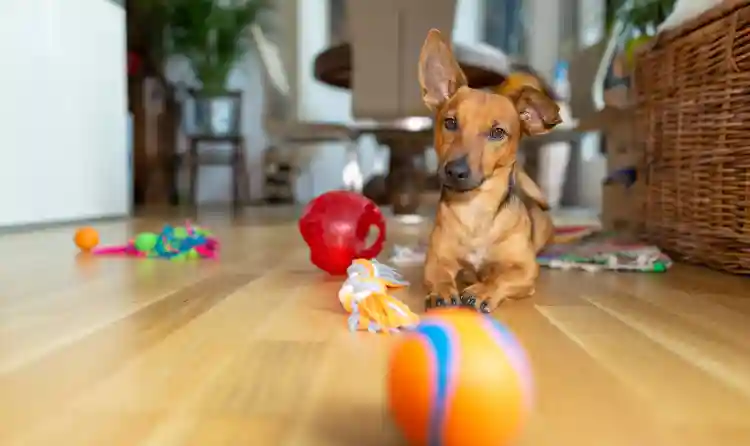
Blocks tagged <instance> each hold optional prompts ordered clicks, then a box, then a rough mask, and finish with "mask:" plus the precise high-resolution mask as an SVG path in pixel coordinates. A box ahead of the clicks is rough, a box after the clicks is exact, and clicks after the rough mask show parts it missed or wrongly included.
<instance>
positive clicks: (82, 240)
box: [73, 227, 99, 251]
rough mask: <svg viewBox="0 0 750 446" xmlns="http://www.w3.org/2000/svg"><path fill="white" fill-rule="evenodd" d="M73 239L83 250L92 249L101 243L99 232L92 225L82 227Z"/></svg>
mask: <svg viewBox="0 0 750 446" xmlns="http://www.w3.org/2000/svg"><path fill="white" fill-rule="evenodd" d="M73 241H74V242H75V244H76V246H78V248H80V249H81V251H91V250H92V249H94V248H95V247H96V245H98V244H99V233H98V232H96V229H94V228H91V227H85V228H80V229H79V230H77V231H76V235H75V237H73Z"/></svg>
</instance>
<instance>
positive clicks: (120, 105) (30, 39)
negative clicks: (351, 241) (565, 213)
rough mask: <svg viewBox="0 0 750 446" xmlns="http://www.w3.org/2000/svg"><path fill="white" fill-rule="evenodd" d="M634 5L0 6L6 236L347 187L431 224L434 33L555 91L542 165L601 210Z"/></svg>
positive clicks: (123, 1)
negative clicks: (29, 228) (25, 228)
mask: <svg viewBox="0 0 750 446" xmlns="http://www.w3.org/2000/svg"><path fill="white" fill-rule="evenodd" d="M622 3H623V2H615V1H609V0H607V1H605V0H556V1H549V0H378V1H375V0H304V1H302V0H263V1H261V0H246V1H237V0H226V1H221V2H215V1H214V0H170V1H163V0H162V1H159V0H66V2H64V6H63V3H62V2H59V1H54V0H24V1H21V0H4V1H3V5H2V6H0V11H1V12H2V14H0V22H2V26H1V27H0V29H2V30H3V31H2V32H3V37H4V38H3V39H1V40H0V47H1V48H2V50H3V51H2V54H4V57H5V59H6V61H5V63H4V64H3V65H4V67H5V68H4V70H3V80H4V82H2V83H0V97H2V98H3V100H2V101H0V110H2V115H3V124H4V127H6V128H7V130H6V132H5V133H6V135H9V138H8V139H6V140H5V143H4V149H3V150H4V151H6V152H7V153H12V154H13V156H12V159H10V160H8V159H6V161H5V162H3V163H1V164H0V185H1V186H2V187H0V198H2V199H1V200H0V202H2V203H3V211H2V213H1V214H0V226H4V225H14V224H27V223H35V222H45V221H63V220H74V219H83V218H93V217H103V216H118V215H126V214H129V213H131V212H133V211H134V210H140V209H145V208H149V207H161V206H206V207H212V206H226V205H227V204H230V203H233V204H235V207H236V208H244V207H246V206H256V205H273V204H303V203H306V202H307V201H309V200H310V199H312V198H313V197H315V196H317V195H319V194H321V193H323V192H325V191H328V190H332V189H338V188H348V189H354V190H360V191H363V193H365V195H367V196H368V197H370V198H372V199H373V200H375V201H377V202H378V203H379V204H382V205H383V206H384V207H388V208H390V209H391V210H392V212H393V213H394V214H397V215H412V214H418V213H423V212H424V211H426V210H429V208H430V204H431V203H434V199H435V193H436V192H435V191H436V190H437V188H438V185H437V182H436V179H435V175H434V173H435V169H436V165H435V159H434V156H433V154H432V153H431V150H430V143H431V119H430V116H429V115H428V113H427V110H426V109H425V108H424V106H423V105H422V103H421V100H420V93H419V87H418V83H417V71H416V70H417V68H416V66H417V60H418V54H419V49H420V46H421V44H422V42H423V39H424V37H425V35H426V32H427V30H428V29H430V28H433V27H434V28H439V29H441V30H442V31H443V33H444V34H445V35H446V36H447V37H449V38H450V39H451V41H452V42H453V44H454V49H455V53H456V56H457V58H458V59H459V62H460V63H461V65H462V68H463V69H464V71H465V72H466V74H467V76H468V78H469V81H470V84H471V85H472V86H474V87H476V88H488V89H492V88H496V87H497V86H498V85H499V84H501V83H502V82H503V81H504V80H505V79H507V78H508V76H511V75H513V74H514V73H523V75H526V76H532V77H535V78H538V80H539V82H540V83H541V85H543V86H544V88H545V89H547V90H548V91H549V93H550V94H551V95H554V96H555V97H556V99H558V101H559V103H560V105H561V107H562V109H563V112H564V113H563V114H564V119H565V121H564V123H563V125H561V126H560V128H559V129H558V130H556V131H555V132H553V134H552V135H548V136H547V137H545V138H542V139H538V140H532V139H529V140H527V141H526V143H525V147H524V153H523V158H524V163H525V165H526V169H527V170H528V171H529V172H530V173H532V175H533V176H534V177H535V178H536V180H537V182H538V183H539V184H540V185H541V186H542V187H543V189H544V190H545V192H546V193H547V195H548V196H549V198H550V201H551V203H552V204H553V206H555V207H557V208H571V209H583V210H588V211H590V212H592V213H594V215H598V213H599V212H600V209H601V207H602V206H601V203H602V197H603V186H602V181H603V179H604V178H605V177H606V176H607V174H608V172H609V171H611V170H612V169H613V168H612V166H610V167H608V161H607V158H606V157H605V155H604V153H605V151H606V150H605V148H606V147H607V144H608V143H607V142H606V141H605V140H608V139H613V138H615V139H616V138H617V135H616V132H609V133H611V134H607V133H608V125H609V124H610V123H611V122H610V123H607V122H602V121H601V120H596V119H594V120H592V119H591V118H592V116H599V115H597V113H599V114H600V112H601V111H602V109H604V107H605V105H607V104H620V105H623V104H624V103H625V102H627V88H628V87H627V82H625V81H622V79H626V78H627V75H626V71H627V70H626V69H624V68H622V67H620V65H621V64H622V63H621V61H619V59H618V57H620V56H619V55H621V54H626V53H627V51H626V50H627V48H628V45H629V42H631V41H632V40H633V39H637V38H638V36H639V34H638V32H635V33H630V34H628V36H627V38H624V39H623V38H621V36H620V34H622V32H621V30H620V31H619V32H618V38H617V39H616V40H617V45H619V46H618V48H619V50H617V51H615V52H614V53H613V52H612V51H609V50H608V43H609V39H608V36H609V35H610V32H609V31H610V30H611V29H612V27H613V26H614V23H615V22H616V19H617V17H619V16H617V17H616V14H615V11H618V10H622V7H623V5H622ZM636 3H637V2H636ZM649 3H660V4H664V5H666V4H669V5H671V3H672V2H668V1H667V2H649ZM664 8H666V6H664ZM654 14H662V15H663V14H664V10H659V11H657V12H655V13H654ZM651 19H652V17H650V16H649V17H646V19H644V18H643V14H641V16H640V18H638V20H641V22H643V21H644V20H646V21H648V20H651ZM633 20H635V19H633ZM634 24H635V25H638V23H635V22H633V23H630V24H629V25H631V28H633V29H642V28H643V27H639V26H632V25H634ZM610 46H611V45H610ZM608 51H609V52H608ZM626 55H627V54H626ZM605 59H606V60H605ZM618 61H619V62H618ZM602 67H604V68H605V69H604V71H602ZM618 67H619V68H618ZM618 70H619V71H618ZM613 79H614V81H613ZM618 79H620V81H618ZM623 89H624V91H625V92H622V91H621V90H623ZM605 99H606V101H605ZM605 121H606V120H605ZM582 122H586V123H587V124H586V125H582V124H581V123H582ZM601 130H604V132H602V131H601ZM623 162H624V163H626V162H625V161H623ZM626 164H627V163H626ZM31 197H33V199H31Z"/></svg>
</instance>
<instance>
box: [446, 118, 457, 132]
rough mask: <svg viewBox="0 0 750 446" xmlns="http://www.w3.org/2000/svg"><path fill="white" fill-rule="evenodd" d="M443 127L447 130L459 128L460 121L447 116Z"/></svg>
mask: <svg viewBox="0 0 750 446" xmlns="http://www.w3.org/2000/svg"><path fill="white" fill-rule="evenodd" d="M443 127H445V129H446V130H451V131H453V130H456V129H457V128H458V121H456V118H445V120H444V121H443Z"/></svg>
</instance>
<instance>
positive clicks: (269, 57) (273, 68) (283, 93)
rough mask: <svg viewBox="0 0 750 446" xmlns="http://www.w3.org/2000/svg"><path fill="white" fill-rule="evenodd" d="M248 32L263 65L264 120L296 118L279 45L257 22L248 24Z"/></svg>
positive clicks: (280, 120) (278, 120)
mask: <svg viewBox="0 0 750 446" xmlns="http://www.w3.org/2000/svg"><path fill="white" fill-rule="evenodd" d="M250 33H251V34H252V36H253V40H255V45H256V47H257V48H258V54H259V56H260V63H261V65H262V67H263V70H262V71H263V85H264V89H265V93H266V94H265V104H264V110H263V117H264V120H265V121H266V122H267V123H268V122H270V123H284V122H287V121H290V120H295V119H296V110H295V109H294V104H293V103H292V97H291V91H292V87H291V85H290V82H289V77H288V72H287V70H286V68H285V67H284V61H283V59H282V57H281V53H280V51H279V47H278V46H277V45H276V44H275V43H274V42H272V41H271V40H270V38H269V36H267V35H266V33H265V32H263V29H262V28H261V27H260V26H258V25H257V24H253V25H251V26H250Z"/></svg>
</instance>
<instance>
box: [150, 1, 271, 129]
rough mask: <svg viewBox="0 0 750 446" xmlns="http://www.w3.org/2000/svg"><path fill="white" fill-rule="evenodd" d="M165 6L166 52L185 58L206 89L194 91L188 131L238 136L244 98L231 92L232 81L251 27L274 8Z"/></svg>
mask: <svg viewBox="0 0 750 446" xmlns="http://www.w3.org/2000/svg"><path fill="white" fill-rule="evenodd" d="M165 6H166V8H167V14H166V15H167V18H168V20H167V26H166V29H165V33H166V36H165V44H166V47H167V52H168V53H170V54H179V55H181V56H183V57H185V58H186V59H187V60H188V61H189V62H190V64H191V66H192V68H193V72H194V73H195V76H196V78H197V80H198V82H199V83H200V85H201V86H200V88H199V89H197V90H193V95H192V96H193V104H194V109H193V113H192V116H190V114H188V116H189V117H191V118H192V119H191V120H190V122H188V123H187V125H188V127H189V131H191V132H195V133H201V134H210V135H227V134H237V133H239V125H240V122H239V116H240V108H241V94H240V93H239V92H232V91H228V90H227V85H226V84H227V79H228V78H229V75H230V73H231V72H232V70H233V69H234V68H235V67H236V66H237V64H238V63H239V62H240V61H241V60H242V58H243V57H244V56H245V55H246V54H247V51H248V50H249V48H250V44H251V36H250V33H249V32H248V27H249V26H250V25H252V24H253V23H256V22H258V21H259V20H260V18H261V16H262V14H263V13H265V12H267V11H268V10H269V9H270V4H269V1H268V0H221V1H219V0H170V1H167V2H165Z"/></svg>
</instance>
